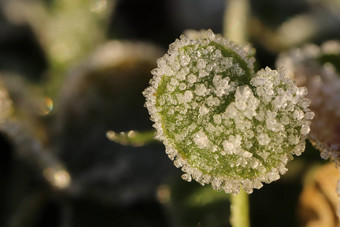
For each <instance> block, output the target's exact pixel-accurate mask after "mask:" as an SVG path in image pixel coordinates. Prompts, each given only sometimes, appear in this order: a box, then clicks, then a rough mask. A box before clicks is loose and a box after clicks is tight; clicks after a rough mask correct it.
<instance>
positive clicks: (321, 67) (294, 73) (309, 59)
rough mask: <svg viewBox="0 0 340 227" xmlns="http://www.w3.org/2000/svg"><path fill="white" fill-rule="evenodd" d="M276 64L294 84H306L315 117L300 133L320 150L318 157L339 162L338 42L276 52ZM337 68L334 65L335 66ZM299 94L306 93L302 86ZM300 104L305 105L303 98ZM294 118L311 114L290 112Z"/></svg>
mask: <svg viewBox="0 0 340 227" xmlns="http://www.w3.org/2000/svg"><path fill="white" fill-rule="evenodd" d="M277 65H278V67H285V68H286V69H287V72H288V73H287V75H288V76H289V77H290V78H292V79H294V80H295V81H296V83H297V85H298V86H306V87H307V88H308V90H309V93H308V94H307V97H308V98H309V99H310V100H311V107H310V108H311V109H312V110H313V112H315V119H314V120H313V122H312V124H311V127H310V128H309V127H308V126H305V125H303V126H302V127H301V134H304V135H306V134H308V133H309V131H311V132H310V134H309V138H310V139H311V141H312V143H313V144H314V145H315V146H316V147H318V148H319V149H320V150H321V157H323V158H329V157H331V158H332V159H333V160H335V162H336V163H337V165H339V164H340V158H339V157H340V130H339V128H340V72H339V67H340V43H339V42H337V41H328V42H326V43H324V44H323V45H322V46H321V47H318V46H316V45H313V44H307V45H305V46H304V47H302V48H298V49H293V50H291V51H289V52H287V53H283V54H281V55H280V57H279V59H278V61H277ZM336 67H338V68H336ZM299 93H301V94H306V90H305V88H300V90H299ZM303 102H304V103H302V104H303V105H309V103H308V102H309V101H308V100H304V101H303ZM293 114H294V117H295V118H296V119H301V118H303V117H304V118H305V119H312V118H313V117H314V113H312V112H309V113H306V114H304V113H303V112H301V111H296V112H294V113H293Z"/></svg>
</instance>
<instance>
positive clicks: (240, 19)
mask: <svg viewBox="0 0 340 227" xmlns="http://www.w3.org/2000/svg"><path fill="white" fill-rule="evenodd" d="M226 2H227V4H226V8H225V13H224V21H223V24H224V27H223V35H224V36H225V37H227V38H228V39H230V40H232V41H234V42H236V43H240V44H244V43H246V42H247V40H248V17H249V13H250V11H249V10H250V5H249V1H248V0H227V1H226ZM230 202H231V216H230V223H231V225H232V226H233V227H249V226H250V223H249V205H248V194H247V193H246V192H245V191H243V190H241V191H240V192H239V193H238V194H237V195H236V196H234V195H232V196H231V199H230Z"/></svg>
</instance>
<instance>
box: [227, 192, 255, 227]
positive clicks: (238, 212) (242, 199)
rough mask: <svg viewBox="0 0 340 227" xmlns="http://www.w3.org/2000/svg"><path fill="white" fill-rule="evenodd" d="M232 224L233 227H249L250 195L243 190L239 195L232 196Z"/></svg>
mask: <svg viewBox="0 0 340 227" xmlns="http://www.w3.org/2000/svg"><path fill="white" fill-rule="evenodd" d="M230 202H231V207H230V209H231V216H230V223H231V225H232V226H233V227H249V226H250V223H249V205H248V194H247V193H246V192H245V191H243V190H241V191H240V193H238V194H237V195H232V196H231V199H230Z"/></svg>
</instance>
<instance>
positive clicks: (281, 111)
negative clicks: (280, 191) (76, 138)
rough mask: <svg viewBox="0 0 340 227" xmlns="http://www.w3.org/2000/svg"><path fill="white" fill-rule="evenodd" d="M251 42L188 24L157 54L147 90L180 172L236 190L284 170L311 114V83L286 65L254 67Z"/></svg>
mask: <svg viewBox="0 0 340 227" xmlns="http://www.w3.org/2000/svg"><path fill="white" fill-rule="evenodd" d="M246 50H247V49H246V48H241V47H239V46H237V45H236V44H234V43H233V42H231V41H229V40H228V39H226V38H224V37H222V36H220V35H215V34H214V33H213V32H212V31H210V30H208V31H200V32H197V31H189V32H187V33H186V35H183V36H181V38H180V39H179V40H176V41H175V42H174V43H173V44H171V45H170V49H169V51H168V54H166V55H165V56H164V57H162V58H161V59H159V60H158V68H157V69H155V70H153V71H152V73H153V75H154V77H153V79H152V80H151V81H150V84H151V86H150V87H149V88H147V89H146V90H145V91H144V93H143V94H144V96H145V97H146V107H147V108H148V110H149V113H150V115H151V119H152V120H153V121H154V122H155V124H154V127H155V128H156V131H157V133H156V138H157V139H159V140H161V141H162V142H163V143H164V144H165V147H166V153H167V154H168V155H169V157H170V159H172V160H174V163H175V165H176V167H178V168H181V169H182V171H183V172H184V173H185V174H184V175H183V176H182V178H183V179H185V180H187V181H191V180H192V179H194V180H196V181H197V182H199V183H201V184H202V185H204V184H208V183H211V185H212V187H213V188H215V189H217V190H224V191H225V192H227V193H233V194H236V193H238V192H239V190H240V188H243V189H244V190H245V191H246V192H248V193H251V192H252V191H253V189H254V188H261V187H262V182H265V183H270V182H272V181H274V180H277V179H278V178H279V177H280V174H284V173H285V172H286V168H285V165H286V163H287V162H288V160H289V159H291V157H292V154H295V155H300V154H301V153H302V152H303V151H304V146H305V138H306V135H307V134H308V132H309V125H310V120H311V119H312V118H313V113H312V112H310V110H309V109H308V105H309V101H308V100H307V99H306V98H304V97H303V96H304V95H305V93H306V91H305V90H303V89H298V88H297V87H296V86H295V84H294V83H293V81H292V80H291V79H288V78H287V77H286V76H285V75H284V73H283V72H282V71H276V70H271V69H269V68H266V69H263V70H260V71H258V72H257V73H256V74H255V73H254V71H253V62H254V58H253V57H251V56H250V54H249V53H248V52H245V51H246ZM182 83H184V85H181V84H182Z"/></svg>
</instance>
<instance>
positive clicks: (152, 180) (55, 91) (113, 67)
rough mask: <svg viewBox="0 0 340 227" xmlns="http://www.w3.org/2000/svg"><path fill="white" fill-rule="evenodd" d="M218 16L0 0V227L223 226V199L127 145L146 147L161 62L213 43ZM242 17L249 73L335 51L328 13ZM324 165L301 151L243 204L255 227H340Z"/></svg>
mask: <svg viewBox="0 0 340 227" xmlns="http://www.w3.org/2000/svg"><path fill="white" fill-rule="evenodd" d="M227 2H228V1H223V0H210V1H206V0H157V1H155V0H116V1H113V0H0V98H1V99H0V110H1V111H0V112H1V113H0V125H1V127H0V226H9V227H45V226H49V227H54V226H55V227H78V226H79V227H80V226H81V227H87V226H89V227H92V226H96V227H97V226H99V227H112V226H169V227H172V226H212V227H214V226H216V227H217V226H221V227H222V226H230V224H229V215H230V203H229V200H228V195H227V194H225V193H224V192H216V191H213V190H212V189H211V188H210V186H205V187H202V186H201V185H199V184H198V183H196V182H191V183H187V182H185V181H183V180H181V177H180V176H181V171H180V170H178V169H176V168H175V167H174V165H173V163H172V162H171V161H170V160H169V158H168V157H167V155H166V154H165V152H164V147H163V145H162V144H160V143H158V142H152V143H148V144H144V143H143V142H138V143H131V141H130V140H129V139H131V138H132V139H133V138H135V137H138V136H139V134H138V131H141V132H143V131H147V132H149V133H146V134H143V136H146V137H150V135H152V131H151V134H150V130H152V123H151V121H150V120H149V115H148V113H147V110H146V108H145V107H144V106H143V105H144V97H143V96H142V91H143V90H144V89H145V88H146V87H147V86H148V81H149V79H150V78H151V73H150V71H151V70H152V69H153V68H155V67H156V60H157V58H159V57H161V56H162V55H164V53H165V52H166V50H167V48H168V45H169V44H170V43H171V42H173V41H174V40H175V39H176V38H177V37H179V35H180V34H181V33H182V32H183V31H184V30H186V29H208V28H211V29H212V30H213V31H214V32H215V33H221V32H222V30H223V18H224V11H225V7H226V3H227ZM250 9H251V11H250V12H251V15H250V19H249V29H248V34H249V41H250V42H251V43H252V44H253V46H254V47H255V48H256V50H257V52H256V59H257V62H256V64H257V66H258V68H263V67H265V66H269V67H271V68H275V61H276V59H277V57H278V55H279V54H280V53H281V52H283V51H286V50H289V49H290V48H294V47H298V46H300V45H302V44H305V43H309V42H312V43H316V44H321V43H322V42H324V41H326V40H331V39H340V30H339V28H340V2H339V1H338V0H270V1H268V0H252V1H250ZM338 63H339V65H340V62H338ZM109 130H113V131H115V132H126V134H124V135H121V136H122V138H121V139H118V140H119V141H116V142H114V141H110V140H109V139H108V138H107V136H106V134H107V132H108V131H109ZM131 130H133V131H131ZM328 163H329V161H324V160H322V159H321V158H320V152H319V151H318V150H316V149H314V148H313V147H312V146H311V144H310V143H309V142H307V147H306V152H305V153H304V154H303V155H302V156H301V157H296V158H295V159H294V160H293V161H291V162H290V163H289V165H288V173H287V174H286V175H284V176H282V178H281V179H280V180H278V181H276V182H274V183H271V184H270V185H265V186H264V187H263V188H262V189H260V190H256V191H254V193H253V194H252V195H251V196H250V214H251V224H252V226H308V225H309V223H318V225H314V226H327V227H328V226H338V219H337V217H336V216H335V212H336V206H337V197H336V194H335V185H336V181H337V179H338V170H336V168H335V165H334V164H328Z"/></svg>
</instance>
